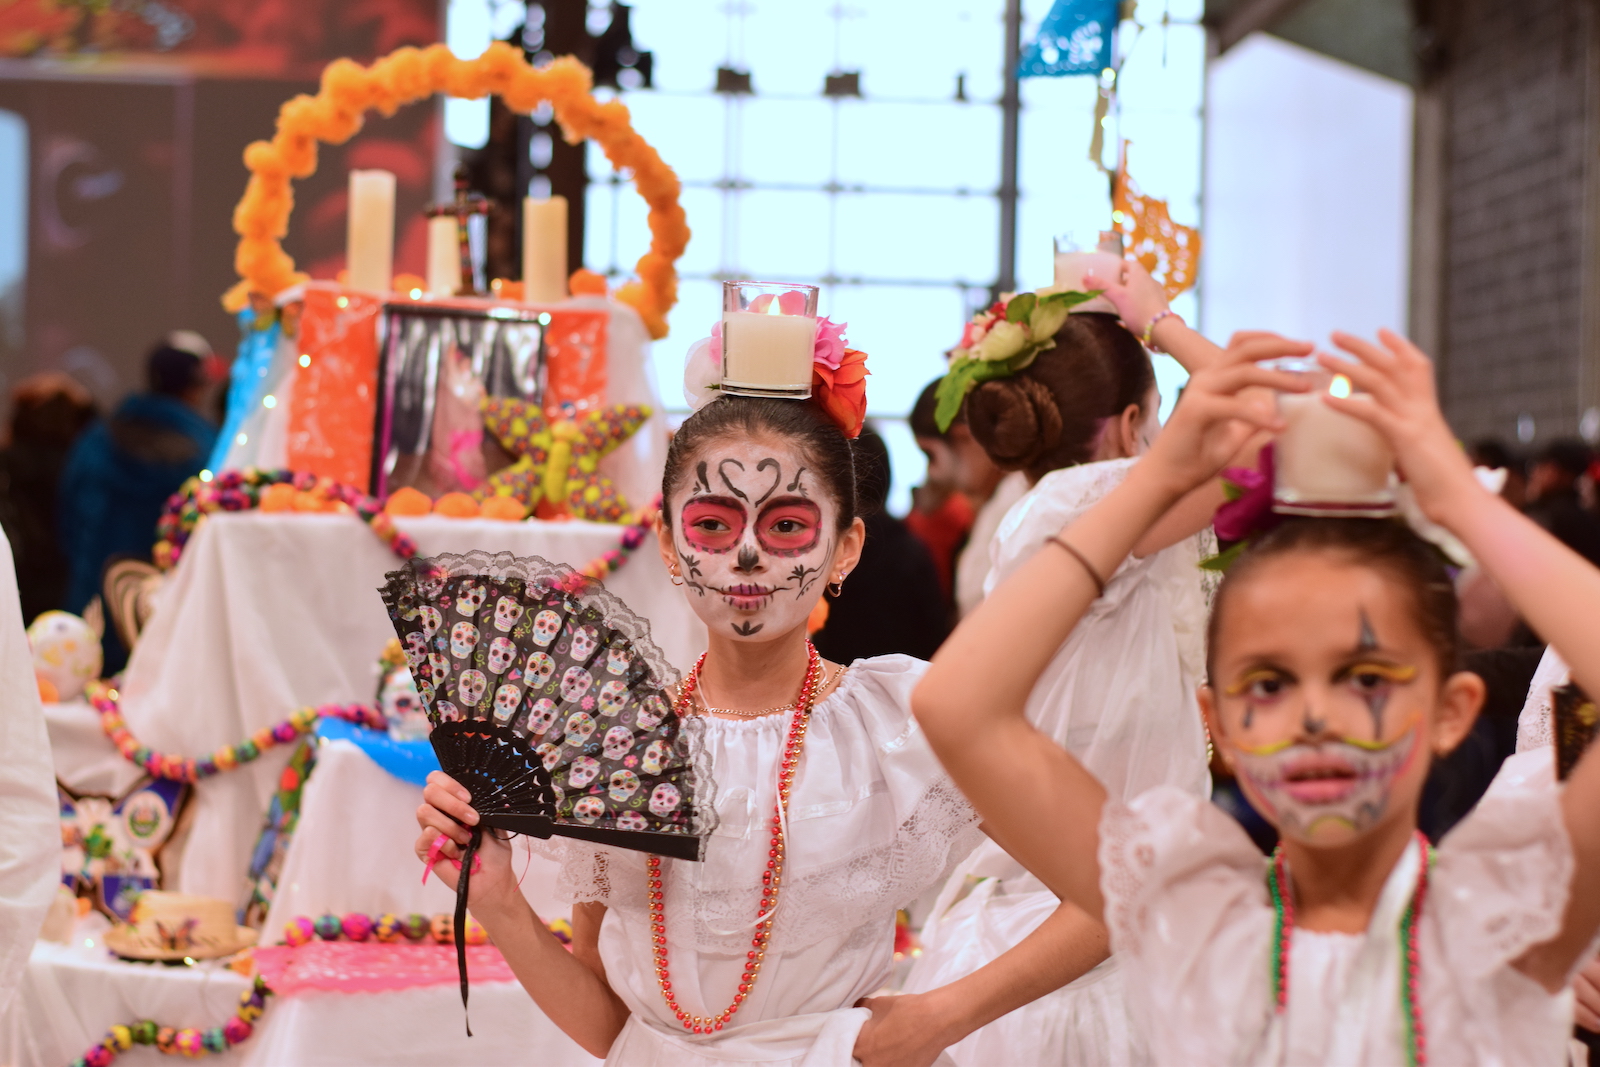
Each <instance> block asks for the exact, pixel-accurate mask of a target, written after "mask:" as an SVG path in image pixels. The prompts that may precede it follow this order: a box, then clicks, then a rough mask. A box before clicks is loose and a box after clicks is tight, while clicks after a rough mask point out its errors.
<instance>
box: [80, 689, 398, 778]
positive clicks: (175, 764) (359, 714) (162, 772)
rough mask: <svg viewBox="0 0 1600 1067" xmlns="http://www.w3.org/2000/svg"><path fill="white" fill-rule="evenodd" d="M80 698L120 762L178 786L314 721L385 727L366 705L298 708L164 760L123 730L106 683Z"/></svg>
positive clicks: (243, 759) (242, 760)
mask: <svg viewBox="0 0 1600 1067" xmlns="http://www.w3.org/2000/svg"><path fill="white" fill-rule="evenodd" d="M84 695H85V696H87V697H88V698H89V703H90V704H91V705H92V706H93V707H94V710H96V711H98V712H99V713H100V727H101V729H103V730H105V732H106V736H107V737H109V738H111V741H112V743H113V744H114V745H116V746H117V751H118V752H120V753H122V758H123V759H125V760H127V761H128V762H130V763H136V764H138V765H139V766H141V767H143V768H144V769H145V771H146V772H147V773H148V774H149V775H150V776H151V777H153V778H169V779H173V780H176V781H180V782H190V783H193V782H198V781H201V780H202V779H205V778H210V777H211V776H212V775H214V774H221V773H222V772H223V771H228V770H232V769H233V768H235V767H238V766H242V765H243V764H246V763H249V762H250V761H252V760H255V759H258V758H260V756H261V754H262V753H263V752H265V751H267V750H268V749H270V748H273V747H275V746H277V745H284V744H288V743H289V742H291V741H294V740H296V739H297V738H299V737H300V735H301V734H308V733H310V732H311V731H312V730H315V729H316V728H317V720H319V719H324V718H332V719H344V720H345V721H346V722H353V723H356V724H357V725H358V726H365V727H367V728H368V729H372V730H386V729H388V725H389V724H388V722H387V721H386V720H385V719H384V717H383V712H381V711H379V710H378V709H377V708H375V707H373V706H371V705H370V704H324V705H323V706H322V707H320V708H309V707H308V708H300V709H299V710H297V711H296V712H294V714H292V715H290V716H289V717H288V718H287V719H285V720H283V721H282V722H280V723H278V724H277V725H275V726H263V727H262V728H261V729H259V730H257V731H256V732H255V733H253V734H251V735H250V737H249V738H248V739H247V740H244V741H241V742H239V743H238V744H235V745H224V746H223V747H221V748H219V749H217V750H216V751H215V752H213V753H211V755H209V756H201V757H200V758H199V759H191V758H189V757H188V756H169V755H167V754H166V753H164V752H157V751H156V750H154V749H152V748H151V747H150V746H148V745H145V744H142V743H141V742H140V741H139V739H138V738H136V737H134V736H133V734H132V733H130V732H129V730H128V724H127V722H126V721H125V720H124V719H123V718H122V712H121V711H120V710H119V708H118V704H119V702H120V701H121V699H122V697H121V694H120V693H118V692H117V690H116V689H114V688H112V686H111V684H110V683H108V682H91V683H89V686H88V688H87V689H86V690H85V692H84Z"/></svg>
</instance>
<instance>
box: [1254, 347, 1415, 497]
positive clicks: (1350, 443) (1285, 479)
mask: <svg viewBox="0 0 1600 1067" xmlns="http://www.w3.org/2000/svg"><path fill="white" fill-rule="evenodd" d="M1327 391H1328V392H1329V393H1330V394H1332V395H1333V396H1349V395H1350V379H1348V378H1346V377H1345V376H1344V375H1342V374H1341V375H1337V376H1335V377H1334V378H1333V380H1332V382H1331V383H1329V385H1328V390H1327ZM1278 404H1279V410H1280V412H1281V413H1282V415H1283V420H1284V422H1285V424H1286V426H1285V429H1284V431H1283V432H1282V433H1281V434H1279V435H1278V441H1277V444H1276V445H1275V446H1274V448H1273V462H1274V465H1275V469H1276V479H1275V480H1276V483H1277V484H1276V486H1275V490H1274V496H1275V497H1276V499H1277V501H1278V502H1279V504H1287V505H1289V506H1290V507H1291V508H1292V507H1294V506H1296V505H1299V506H1303V507H1305V508H1306V510H1308V511H1313V512H1322V511H1327V510H1338V509H1339V508H1340V506H1341V505H1344V506H1355V507H1359V506H1361V505H1368V506H1371V507H1374V508H1377V509H1379V510H1382V509H1384V508H1386V507H1387V506H1389V505H1391V504H1392V503H1393V500H1394V494H1393V490H1392V489H1391V488H1390V485H1389V474H1390V472H1391V471H1392V470H1393V469H1394V453H1393V452H1391V451H1390V450H1389V446H1388V444H1387V443H1385V442H1384V440H1383V437H1382V436H1381V435H1380V434H1379V433H1378V431H1377V430H1374V429H1373V428H1372V427H1371V426H1368V425H1367V424H1366V423H1364V422H1362V421H1361V420H1360V419H1356V418H1353V417H1351V416H1349V415H1346V414H1344V413H1343V412H1341V411H1335V410H1333V409H1332V408H1331V407H1329V406H1328V405H1327V404H1325V403H1323V401H1322V395H1321V393H1320V392H1311V393H1280V394H1279V395H1278ZM1318 505H1324V506H1323V507H1318ZM1326 505H1332V506H1333V507H1332V508H1331V509H1330V508H1329V507H1326Z"/></svg>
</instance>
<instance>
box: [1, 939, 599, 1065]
mask: <svg viewBox="0 0 1600 1067" xmlns="http://www.w3.org/2000/svg"><path fill="white" fill-rule="evenodd" d="M249 985H250V981H249V979H246V978H244V977H242V976H240V975H238V974H235V973H234V972H232V971H230V970H227V969H225V968H222V967H220V966H217V965H214V964H205V965H201V966H198V967H194V968H189V967H165V966H161V965H150V964H139V963H124V962H122V961H120V960H116V959H113V958H111V957H110V956H108V955H107V954H106V953H105V952H104V950H103V949H90V948H85V947H82V946H79V947H69V946H66V945H55V944H51V943H49V942H46V941H41V942H39V943H38V944H36V945H35V946H34V949H33V955H32V956H31V958H30V959H29V961H28V969H27V973H26V974H24V975H23V977H22V984H21V986H20V987H19V988H18V990H17V996H16V999H15V1000H13V1002H12V1004H11V1007H10V1008H9V1009H8V1010H7V1011H6V1012H5V1013H4V1014H3V1015H0V1063H5V1064H7V1065H8V1067H63V1065H64V1064H67V1063H70V1062H71V1061H72V1060H73V1059H75V1058H77V1057H78V1056H81V1055H83V1053H84V1052H85V1051H86V1050H87V1049H88V1048H89V1047H90V1046H91V1045H94V1044H96V1043H98V1042H99V1040H100V1039H101V1038H102V1037H103V1036H105V1032H106V1030H107V1029H109V1028H110V1027H111V1026H112V1025H114V1024H116V1023H124V1024H126V1023H131V1022H136V1021H138V1020H140V1019H154V1020H155V1021H157V1022H158V1023H161V1024H162V1025H166V1026H173V1027H184V1026H193V1027H197V1028H202V1029H204V1028H208V1027H212V1026H219V1025H221V1024H222V1022H223V1021H224V1020H226V1019H227V1018H228V1017H229V1016H230V1015H232V1014H233V1013H234V1012H235V1011H236V1010H237V1009H238V1003H239V994H240V993H241V992H243V991H244V990H245V989H246V988H248V987H249ZM472 1033H473V1036H472V1037H470V1038H469V1037H467V1036H466V1033H465V1031H464V1030H463V1029H462V1019H461V996H460V993H459V992H458V990H457V989H456V987H455V986H453V985H441V986H426V987H422V988H418V989H403V990H398V991H395V992H385V993H307V994H301V995H298V996H293V997H276V996H275V997H271V998H269V999H268V1001H267V1010H266V1014H265V1015H264V1016H262V1018H261V1020H260V1021H259V1023H258V1024H257V1025H256V1031H255V1034H254V1035H253V1036H252V1037H251V1038H250V1039H249V1040H248V1041H246V1042H245V1043H244V1044H243V1045H240V1046H238V1047H237V1048H234V1049H230V1050H229V1051H227V1052H225V1053H221V1054H219V1055H208V1056H207V1057H206V1058H205V1059H206V1063H207V1064H208V1065H210V1067H413V1065H414V1067H449V1065H453V1064H460V1065H463V1067H465V1065H472V1067H502V1065H504V1067H594V1065H596V1064H598V1063H599V1062H600V1061H599V1060H597V1059H595V1058H593V1057H592V1056H590V1055H589V1054H588V1053H586V1052H584V1051H583V1050H582V1049H581V1048H579V1047H578V1046H577V1045H576V1044H575V1043H574V1042H573V1041H572V1039H571V1038H569V1037H567V1036H566V1035H565V1034H563V1033H562V1032H561V1031H560V1030H558V1029H556V1027H555V1024H553V1023H552V1022H550V1020H548V1019H547V1018H545V1017H544V1015H543V1014H542V1013H541V1012H540V1011H539V1009H538V1008H537V1007H535V1006H534V1003H533V1000H532V999H531V998H530V997H529V996H528V994H527V993H526V992H524V991H523V989H522V987H521V986H520V985H518V984H517V983H515V982H489V983H485V984H482V985H475V986H473V987H472ZM173 1060H174V1058H173V1057H172V1056H165V1055H162V1054H161V1053H159V1052H157V1051H156V1050H155V1049H154V1048H147V1047H144V1046H140V1045H135V1046H134V1047H133V1048H132V1049H130V1050H129V1051H128V1052H126V1053H124V1054H123V1055H122V1056H119V1057H118V1058H117V1064H118V1067H171V1065H172V1063H173Z"/></svg>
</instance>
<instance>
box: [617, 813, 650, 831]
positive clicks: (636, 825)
mask: <svg viewBox="0 0 1600 1067" xmlns="http://www.w3.org/2000/svg"><path fill="white" fill-rule="evenodd" d="M649 827H650V820H649V819H646V818H645V817H644V816H643V815H640V814H639V813H638V812H636V811H625V812H623V813H622V814H621V815H618V816H617V829H618V830H647V829H649Z"/></svg>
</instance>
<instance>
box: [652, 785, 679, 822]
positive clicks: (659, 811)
mask: <svg viewBox="0 0 1600 1067" xmlns="http://www.w3.org/2000/svg"><path fill="white" fill-rule="evenodd" d="M682 802H683V798H682V797H681V796H680V795H679V794H678V787H677V786H675V785H673V784H672V783H671V782H662V783H661V784H660V785H658V786H656V788H655V791H654V792H653V793H651V794H650V814H651V815H654V816H656V817H657V818H665V817H666V816H668V815H670V814H672V813H673V812H674V811H676V810H677V808H678V805H679V804H681V803H682Z"/></svg>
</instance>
